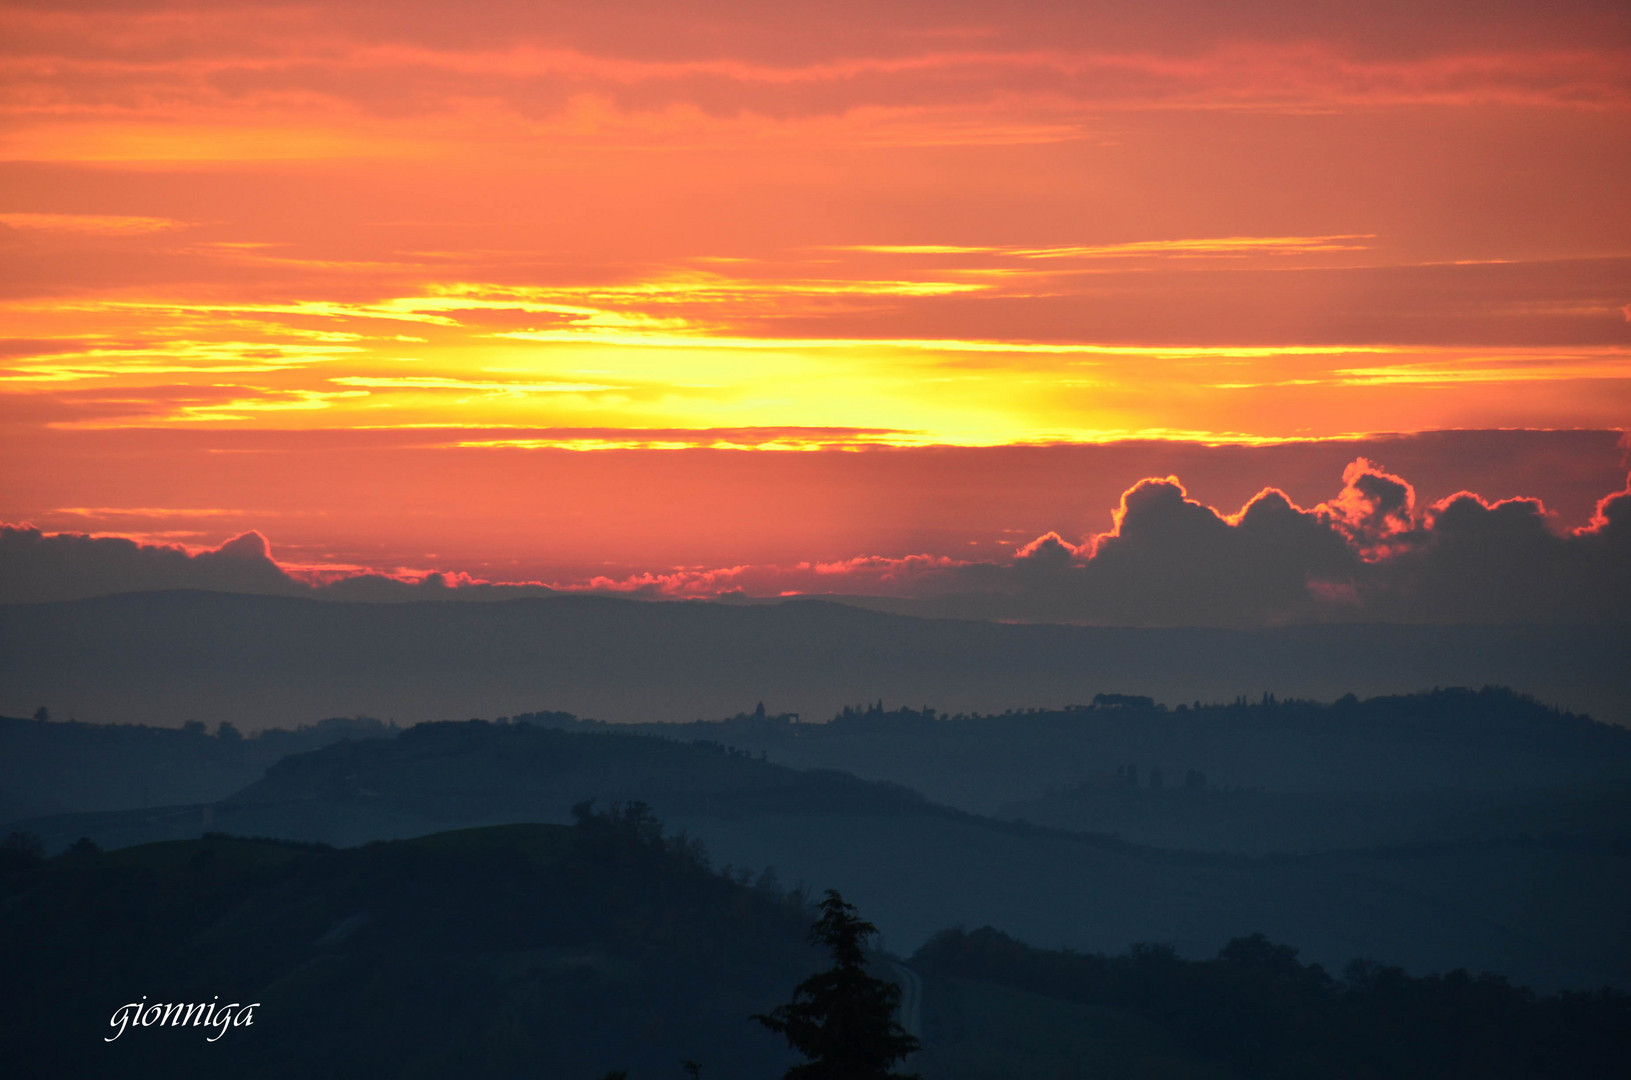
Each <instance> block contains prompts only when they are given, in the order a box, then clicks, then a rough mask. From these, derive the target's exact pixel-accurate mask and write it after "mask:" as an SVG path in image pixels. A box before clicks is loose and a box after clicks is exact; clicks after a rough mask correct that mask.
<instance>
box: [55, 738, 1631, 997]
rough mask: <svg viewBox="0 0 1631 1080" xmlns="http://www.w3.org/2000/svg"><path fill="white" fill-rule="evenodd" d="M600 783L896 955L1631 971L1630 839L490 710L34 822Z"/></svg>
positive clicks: (487, 814) (1532, 980) (276, 812)
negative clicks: (914, 776)
mask: <svg viewBox="0 0 1631 1080" xmlns="http://www.w3.org/2000/svg"><path fill="white" fill-rule="evenodd" d="M597 796H598V797H600V798H601V799H603V800H609V799H641V800H644V801H646V802H649V803H650V804H651V805H652V806H653V807H654V808H655V809H656V810H657V812H658V813H659V814H661V815H662V816H663V818H664V819H665V820H667V821H668V822H670V824H671V825H673V826H675V827H678V828H683V829H685V830H687V831H688V832H689V833H691V834H692V835H694V836H697V837H700V838H701V839H702V840H704V841H705V842H706V843H707V845H708V848H709V850H710V851H711V852H712V853H713V855H714V857H715V859H716V860H717V861H718V862H720V863H729V864H733V865H735V866H738V867H746V868H750V869H751V870H752V871H753V872H755V873H757V872H759V871H760V870H761V869H762V868H765V867H771V866H773V867H775V868H776V869H777V871H778V873H779V874H780V877H781V879H782V880H783V881H800V880H802V881H804V882H807V883H812V884H819V885H822V886H826V885H831V886H834V887H837V888H840V889H841V890H842V891H843V892H844V894H845V895H846V896H847V897H850V898H851V899H853V900H854V901H855V902H857V903H859V904H861V905H862V907H863V910H865V911H867V912H868V913H869V917H871V918H872V919H873V921H875V922H876V923H877V924H878V925H879V926H880V928H882V929H883V931H884V933H885V935H886V941H887V942H888V944H889V945H890V946H891V947H893V948H895V949H911V948H915V947H916V946H917V945H918V944H920V943H922V942H923V941H925V940H926V939H927V938H928V937H929V936H930V935H932V934H933V933H935V932H936V931H938V930H940V929H942V928H944V927H946V926H954V925H967V926H976V925H982V924H991V925H997V926H1002V927H1004V928H1005V929H1008V930H1009V931H1010V932H1012V933H1015V934H1018V935H1019V936H1021V937H1022V938H1024V939H1025V940H1028V941H1032V942H1035V943H1037V944H1039V945H1043V946H1070V947H1074V948H1079V949H1091V950H1116V949H1122V948H1125V947H1127V946H1129V945H1131V944H1133V943H1135V942H1139V941H1165V942H1170V943H1172V944H1173V945H1175V946H1176V947H1177V948H1178V949H1179V950H1180V952H1181V953H1183V954H1184V955H1187V956H1206V955H1211V954H1212V953H1215V952H1216V950H1217V949H1219V948H1220V947H1221V946H1222V945H1223V944H1224V943H1225V942H1227V941H1228V940H1230V939H1231V938H1233V937H1235V936H1237V935H1239V934H1241V933H1245V932H1250V931H1253V930H1260V931H1262V932H1264V933H1267V934H1269V935H1270V936H1272V937H1274V938H1275V939H1277V940H1286V941H1296V942H1299V943H1300V944H1301V945H1302V946H1303V948H1304V949H1305V950H1306V954H1307V955H1308V956H1309V957H1310V958H1311V959H1315V960H1318V961H1320V962H1322V963H1327V964H1332V965H1340V964H1343V963H1346V962H1347V961H1348V960H1349V959H1351V958H1353V957H1355V956H1368V957H1373V958H1375V959H1378V960H1381V961H1385V962H1388V963H1397V964H1402V965H1404V966H1405V967H1407V968H1408V969H1409V970H1411V971H1413V972H1417V973H1425V972H1430V971H1442V970H1448V969H1451V968H1456V967H1467V968H1472V969H1475V970H1479V969H1488V970H1493V971H1498V972H1501V973H1503V974H1506V975H1508V976H1510V977H1512V978H1515V979H1518V980H1520V981H1523V982H1525V983H1528V984H1531V985H1535V986H1537V987H1541V988H1555V987H1564V986H1571V987H1589V986H1598V985H1604V984H1615V985H1627V984H1631V921H1628V920H1631V915H1628V914H1627V911H1626V910H1625V907H1624V905H1623V904H1620V903H1618V902H1617V899H1616V898H1618V897H1621V896H1624V895H1627V894H1628V892H1631V860H1628V859H1627V858H1626V855H1625V851H1626V848H1625V835H1624V831H1623V830H1621V831H1619V832H1616V833H1609V834H1572V833H1562V834H1553V835H1544V836H1532V837H1512V838H1507V839H1502V840H1492V841H1480V842H1460V843H1448V844H1441V845H1409V846H1404V847H1399V848H1383V849H1370V850H1357V851H1338V852H1329V853H1325V854H1319V855H1306V856H1297V857H1275V858H1245V857H1240V856H1227V855H1207V854H1199V853H1182V852H1170V851H1161V850H1156V849H1151V848H1146V847H1140V846H1137V845H1132V844H1128V843H1125V842H1122V841H1118V840H1115V839H1112V838H1107V837H1102V836H1092V835H1084V834H1080V833H1068V832H1061V831H1057V830H1049V829H1043V828H1038V827H1035V826H1029V825H1024V824H1020V823H1014V822H1004V821H999V820H994V819H991V818H986V817H980V816H976V815H972V814H968V813H965V812H961V811H957V810H953V809H950V808H946V807H943V806H939V805H936V804H933V803H930V802H928V801H926V800H924V799H922V798H921V797H919V796H917V795H915V794H914V793H912V792H910V791H909V790H906V789H903V788H900V787H896V786H891V785H887V784H878V783H869V782H866V781H862V780H858V779H856V778H854V777H852V776H848V775H844V774H838V773H833V772H822V771H799V770H794V769H791V768H788V767H786V766H780V765H776V764H774V763H771V762H767V761H761V760H758V759H756V758H754V757H752V756H751V755H749V754H747V753H746V752H744V751H740V750H738V751H732V750H729V749H727V748H725V747H723V746H720V745H718V744H693V743H681V742H676V741H673V740H665V739H658V738H654V737H651V736H644V735H637V734H618V733H603V734H595V733H586V732H566V731H556V730H549V729H545V728H541V727H537V726H534V725H530V724H516V723H510V724H487V723H480V722H471V723H459V724H434V725H424V726H421V727H417V728H414V729H410V730H408V731H406V732H404V733H403V734H402V735H400V736H398V737H397V738H395V739H389V740H368V741H363V742H357V743H341V744H336V745H334V746H330V747H327V748H325V749H322V750H318V751H313V752H311V753H308V754H303V755H297V756H294V757H291V758H288V759H286V760H285V761H283V762H281V763H279V764H278V765H277V766H274V767H273V768H272V769H270V770H269V771H268V773H267V776H266V777H265V779H263V780H262V781H260V782H258V783H256V784H254V785H251V786H250V787H248V788H246V789H244V790H243V791H242V792H240V793H238V794H236V795H234V796H232V797H231V798H229V799H226V800H222V801H221V802H219V803H216V804H213V805H212V806H209V807H192V808H178V809H177V810H174V811H171V812H169V813H168V816H166V815H164V814H160V813H158V812H136V813H131V814H126V815H103V816H101V817H91V818H87V817H80V818H68V819H59V820H57V821H54V822H41V823H33V824H30V825H29V826H28V827H29V828H32V829H34V831H37V832H41V833H42V834H45V835H46V836H47V839H48V840H50V841H51V842H52V843H53V844H54V845H57V846H59V847H60V845H62V844H66V843H67V842H68V840H70V839H72V838H73V837H74V836H77V835H81V834H86V835H89V836H91V837H92V838H93V839H95V840H96V841H97V842H99V843H102V844H104V845H106V846H111V845H113V844H130V843H138V842H143V841H149V840H154V839H161V838H165V837H184V836H196V835H198V833H199V832H200V831H202V830H203V829H204V828H206V827H211V828H216V829H221V830H227V831H231V832H234V833H238V834H247V835H267V836H279V837H284V838H288V839H296V840H310V841H325V842H329V843H340V844H357V843H362V842H364V841H367V840H370V839H383V838H397V837H411V836H418V835H423V834H426V833H430V832H435V831H438V830H444V829H451V828H462V827H471V826H478V825H493V824H501V823H505V822H520V821H539V820H542V821H551V820H554V821H564V820H566V816H567V808H568V807H570V806H572V805H573V804H574V803H576V802H578V801H579V800H581V799H585V798H590V797H597ZM206 812H208V814H209V815H210V820H211V822H212V824H211V825H210V826H205V824H204V821H205V817H204V815H205V813H206Z"/></svg>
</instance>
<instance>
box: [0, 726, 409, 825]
mask: <svg viewBox="0 0 1631 1080" xmlns="http://www.w3.org/2000/svg"><path fill="white" fill-rule="evenodd" d="M392 734H395V729H394V728H392V727H389V726H387V725H385V724H382V723H380V722H379V721H377V720H368V719H364V718H360V717H359V718H357V719H344V718H340V717H335V718H332V719H328V720H324V721H322V722H320V723H317V724H312V725H309V726H304V727H300V728H297V729H294V730H289V729H284V728H269V729H267V730H265V731H262V732H258V733H256V734H254V735H251V736H249V737H247V738H246V737H244V736H243V735H242V734H241V733H240V732H239V731H238V730H237V729H236V728H235V727H234V726H233V725H232V724H230V723H228V724H226V725H225V726H223V727H220V728H218V729H217V730H216V732H215V733H214V734H213V735H212V734H210V733H209V732H208V731H207V730H206V728H205V727H204V725H203V724H202V723H200V722H197V721H195V722H193V723H191V724H188V725H186V726H185V727H180V728H177V727H148V726H145V725H137V724H84V723H67V722H60V723H59V722H55V721H51V720H45V719H34V720H22V719H16V718H13V717H4V716H0V821H5V820H9V819H12V818H22V817H36V816H39V815H42V814H59V813H68V812H83V811H91V810H123V809H128V808H133V807H147V806H170V805H174V804H176V803H196V802H213V801H214V800H216V799H220V798H224V797H225V796H227V795H230V794H231V793H232V792H234V791H237V790H238V789H239V788H242V787H244V786H245V785H247V784H251V783H253V782H254V781H256V780H258V779H260V777H261V774H262V773H263V772H264V771H265V770H266V767H267V766H268V765H270V764H272V763H273V762H275V761H277V760H279V759H280V758H282V757H284V756H286V755H288V754H294V753H299V752H301V751H304V750H314V749H316V748H318V747H320V746H327V745H328V744H329V743H333V742H338V741H339V740H341V739H367V738H377V737H380V736H385V735H392Z"/></svg>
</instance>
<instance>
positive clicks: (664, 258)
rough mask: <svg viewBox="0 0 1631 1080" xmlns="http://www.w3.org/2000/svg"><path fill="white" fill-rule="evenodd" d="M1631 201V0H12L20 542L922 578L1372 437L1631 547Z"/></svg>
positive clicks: (1482, 490)
mask: <svg viewBox="0 0 1631 1080" xmlns="http://www.w3.org/2000/svg"><path fill="white" fill-rule="evenodd" d="M1627 176H1631V12H1628V11H1627V9H1626V8H1625V6H1624V5H1623V3H1571V2H1563V3H1554V4H1547V5H1537V4H1533V3H1490V2H1483V3H1476V4H1474V3H1438V4H1434V3H1426V4H1423V3H1409V4H1406V3H1402V2H1401V3H1378V4H1370V5H1364V6H1363V10H1354V5H1349V4H1339V3H1334V2H1329V3H1322V2H1300V3H1290V2H1268V0H1251V2H1242V3H1231V4H1215V3H1198V2H1194V0H1188V2H1179V0H1157V2H1146V3H1132V2H1125V3H1080V2H1073V3H1028V4H1023V5H1014V4H998V3H994V2H992V3H986V2H978V0H972V2H961V3H957V2H952V3H948V2H937V3H932V4H931V3H926V2H925V3H888V4H876V3H869V4H859V3H842V2H840V3H834V2H824V3H820V4H778V5H765V4H748V3H730V2H710V3H699V4H675V3H653V2H630V3H616V2H614V3H604V4H597V5H565V4H543V3H520V2H515V3H510V2H496V0H477V2H473V3H468V4H462V5H460V6H459V7H458V8H457V10H456V12H455V11H454V10H453V9H450V8H448V7H447V6H446V5H444V4H432V3H428V2H426V3H417V2H393V3H380V2H366V0H338V2H330V3H324V4H321V5H318V4H311V5H304V6H302V5H294V4H283V3H276V2H269V3H243V2H219V3H209V4H202V3H197V4H194V3H155V2H128V3H127V2H118V0H106V2H84V3H76V2H73V0H52V2H50V3H12V2H3V3H0V267H3V272H0V521H4V522H8V523H10V524H11V525H12V526H14V527H16V528H23V527H25V526H27V527H31V528H32V530H33V533H38V534H39V535H40V536H42V537H44V536H50V535H55V534H87V535H94V536H98V537H123V538H126V539H128V540H131V541H134V542H137V543H141V544H147V545H180V546H181V547H182V548H184V549H185V550H186V551H188V552H191V553H194V554H196V553H198V552H202V551H207V550H212V549H216V548H219V547H220V545H222V544H223V543H225V542H226V541H228V540H230V539H231V538H233V537H236V536H240V535H242V534H244V533H247V532H250V531H253V532H254V533H255V534H257V535H258V536H259V537H263V538H264V539H265V540H266V541H267V542H268V543H269V544H270V547H269V549H268V550H269V551H270V552H271V554H272V557H273V558H275V559H276V560H277V562H278V563H279V564H281V565H282V566H283V567H284V568H286V569H287V570H289V571H291V572H295V573H297V574H299V575H304V578H303V580H310V581H329V580H332V579H333V578H335V577H336V576H343V575H345V574H348V573H362V572H375V573H379V574H384V575H391V576H395V577H399V578H404V579H408V580H420V579H423V578H424V576H425V575H427V574H429V573H431V572H433V571H439V572H442V573H443V574H445V575H448V576H447V577H445V578H444V579H442V580H446V581H449V582H452V583H455V584H457V583H460V582H464V581H467V580H482V581H502V582H539V583H543V584H546V585H551V586H555V587H579V588H581V587H591V586H592V587H600V588H617V589H625V590H627V589H640V590H646V591H651V590H655V591H656V592H658V593H660V594H663V595H708V594H710V593H715V592H720V591H728V590H731V589H743V590H746V591H748V592H750V593H755V594H764V595H776V594H779V593H783V592H852V591H861V592H869V593H900V594H907V593H913V592H914V590H917V589H918V586H917V585H915V584H913V582H920V581H921V575H918V574H916V573H904V572H901V571H899V570H898V568H899V567H903V566H918V567H922V566H941V567H945V566H962V565H963V564H969V565H975V564H978V565H991V566H995V567H999V568H1000V567H1005V566H1011V564H1013V562H1014V561H1015V559H1016V558H1018V557H1022V556H1023V553H1025V552H1026V551H1028V550H1033V551H1034V549H1030V548H1028V547H1027V545H1031V544H1032V542H1033V541H1035V540H1036V539H1037V538H1038V537H1039V536H1043V535H1045V534H1047V533H1050V532H1051V533H1057V534H1058V536H1059V537H1060V538H1061V540H1062V541H1063V542H1064V543H1066V544H1068V545H1069V550H1070V551H1071V552H1072V553H1073V554H1072V556H1071V557H1072V558H1074V559H1075V560H1076V564H1077V565H1078V568H1080V567H1083V566H1086V565H1087V563H1089V562H1090V561H1091V560H1093V559H1094V558H1095V557H1096V551H1097V548H1096V545H1095V542H1094V541H1093V539H1092V538H1093V537H1094V536H1097V535H1101V534H1106V533H1109V532H1113V531H1114V530H1116V529H1117V528H1119V525H1118V522H1119V521H1120V520H1121V517H1120V516H1118V515H1121V514H1122V512H1123V510H1124V509H1125V508H1124V507H1123V505H1122V499H1123V495H1124V493H1126V492H1128V491H1130V490H1131V489H1133V488H1134V487H1135V485H1137V484H1138V483H1139V481H1141V480H1144V479H1146V478H1155V479H1162V478H1165V477H1168V476H1173V477H1176V478H1177V481H1178V482H1179V483H1181V484H1182V485H1183V491H1184V493H1185V496H1186V497H1187V498H1189V499H1190V500H1191V501H1193V502H1196V503H1198V504H1200V505H1203V506H1205V507H1209V508H1213V509H1215V510H1216V513H1217V515H1218V516H1219V517H1220V519H1222V518H1226V517H1229V516H1230V515H1236V514H1238V513H1240V512H1241V511H1242V510H1243V508H1244V507H1245V506H1246V505H1247V503H1248V501H1249V500H1251V499H1252V498H1253V496H1254V495H1256V493H1257V492H1259V491H1260V490H1262V489H1263V488H1267V487H1274V488H1279V489H1281V490H1283V491H1284V492H1285V493H1286V496H1287V497H1288V499H1289V500H1290V501H1291V503H1292V504H1293V505H1295V506H1296V507H1298V508H1299V509H1300V510H1308V511H1310V512H1311V513H1312V512H1314V511H1315V510H1316V509H1317V508H1318V507H1321V506H1325V507H1327V508H1328V509H1327V510H1326V511H1325V518H1324V519H1323V520H1325V521H1326V523H1327V526H1329V527H1330V528H1337V522H1338V519H1339V518H1342V512H1341V511H1340V504H1341V500H1342V499H1343V498H1344V497H1345V495H1344V493H1345V492H1348V491H1349V490H1350V489H1351V488H1352V481H1351V479H1347V478H1345V476H1346V475H1347V472H1348V471H1350V470H1351V467H1353V466H1354V465H1355V463H1356V462H1359V461H1361V460H1363V461H1364V462H1365V463H1366V464H1365V465H1364V466H1362V467H1360V472H1361V473H1363V474H1364V475H1377V476H1390V477H1394V478H1395V479H1397V480H1399V481H1401V482H1405V483H1407V484H1408V485H1410V487H1411V491H1412V495H1411V499H1412V503H1411V509H1410V510H1409V511H1408V516H1409V521H1408V523H1407V524H1408V530H1406V531H1410V530H1415V531H1421V532H1422V535H1423V536H1425V535H1426V532H1425V531H1423V530H1430V529H1431V528H1432V524H1433V523H1432V516H1433V513H1434V510H1433V507H1434V506H1435V505H1436V504H1438V503H1440V502H1442V501H1443V500H1445V499H1448V498H1450V497H1451V496H1453V495H1455V494H1456V493H1457V492H1460V491H1463V490H1466V491H1472V492H1476V493H1477V494H1478V495H1480V496H1481V497H1482V499H1483V500H1484V503H1485V504H1487V505H1493V504H1495V503H1497V502H1499V501H1500V500H1503V499H1512V498H1527V499H1532V500H1539V502H1538V504H1537V505H1538V507H1539V509H1538V510H1537V511H1536V514H1537V515H1538V517H1537V518H1536V520H1537V521H1541V522H1543V523H1544V525H1545V527H1546V529H1547V530H1548V532H1549V534H1550V535H1552V536H1554V537H1557V538H1564V539H1567V538H1569V537H1574V536H1576V535H1577V534H1583V531H1591V530H1595V532H1594V533H1593V535H1600V534H1601V535H1606V531H1607V530H1608V525H1607V524H1605V523H1606V522H1607V521H1608V520H1609V518H1608V517H1605V516H1604V514H1603V511H1602V509H1601V507H1600V505H1599V500H1601V499H1603V498H1604V497H1607V496H1611V495H1613V494H1614V493H1615V492H1618V491H1622V490H1623V489H1624V487H1625V480H1626V471H1627V443H1626V441H1625V439H1624V435H1623V432H1624V430H1625V429H1626V428H1627V426H1628V423H1631V199H1628V198H1627V197H1626V194H1627V183H1626V179H1625V178H1626V177H1627ZM1367 469H1368V470H1370V471H1369V472H1366V471H1365V470H1367ZM1355 475H1359V474H1355ZM1118 508H1119V509H1118ZM1343 520H1346V519H1343ZM1594 523H1595V524H1594ZM1338 531H1339V532H1340V531H1341V530H1340V529H1338ZM33 533H30V534H29V535H33ZM1622 533H1623V530H1622ZM1343 535H1344V536H1346V537H1347V542H1348V543H1349V546H1350V548H1351V549H1352V551H1353V552H1354V553H1356V554H1358V555H1359V556H1361V558H1362V561H1368V562H1374V561H1377V560H1386V559H1389V558H1392V557H1393V556H1394V555H1396V554H1398V552H1394V551H1391V550H1389V551H1382V550H1380V549H1377V548H1375V546H1374V545H1372V546H1370V547H1366V546H1365V544H1363V543H1361V542H1360V541H1359V540H1356V539H1354V536H1353V535H1349V534H1348V533H1344V534H1343ZM1412 535H1414V532H1412ZM1621 539H1622V541H1623V535H1622V537H1621ZM1593 542H1595V541H1593ZM87 550H88V549H87ZM913 559H916V560H919V561H918V562H917V563H911V562H909V560H913ZM868 560H871V561H870V562H869V561H868ZM925 560H926V561H925ZM819 567H826V568H828V569H825V570H821V571H820V572H819V573H818V572H817V568H819ZM844 567H850V568H851V570H850V571H846V570H843V569H842V568H844ZM858 567H873V568H874V569H876V568H878V567H886V568H890V569H887V570H876V572H873V571H868V572H866V573H861V572H859V571H857V570H855V569H854V568H858ZM834 568H837V569H834ZM5 572H6V571H5V570H4V569H3V568H0V575H3V574H4V573H5ZM17 572H20V571H14V573H17ZM1311 573H1312V571H1311ZM1309 580H1310V581H1313V580H1314V579H1313V578H1310V579H1309ZM1321 584H1322V586H1326V585H1329V586H1332V587H1335V586H1336V585H1346V584H1352V583H1351V582H1343V581H1338V582H1335V583H1334V584H1333V583H1332V582H1321ZM965 585H967V583H966V582H965V583H963V584H962V585H959V586H958V587H959V588H962V587H964V586H965ZM937 587H938V586H937ZM969 587H972V586H969ZM70 591H72V590H70ZM1339 591H1340V590H1339ZM1361 591H1363V590H1361ZM1333 595H1334V594H1333ZM1344 595H1346V594H1344ZM1122 617H1125V616H1122Z"/></svg>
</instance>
